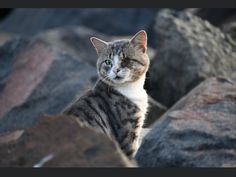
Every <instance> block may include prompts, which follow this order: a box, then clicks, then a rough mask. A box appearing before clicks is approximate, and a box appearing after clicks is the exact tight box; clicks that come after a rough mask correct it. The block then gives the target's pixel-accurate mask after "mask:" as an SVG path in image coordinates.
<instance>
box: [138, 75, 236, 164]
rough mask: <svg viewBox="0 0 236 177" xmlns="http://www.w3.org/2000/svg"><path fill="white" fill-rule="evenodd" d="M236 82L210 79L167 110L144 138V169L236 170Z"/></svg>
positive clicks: (140, 157) (140, 155) (141, 155)
mask: <svg viewBox="0 0 236 177" xmlns="http://www.w3.org/2000/svg"><path fill="white" fill-rule="evenodd" d="M235 126H236V80H230V79H227V78H222V77H218V78H210V79H207V80H206V81H204V82H203V83H201V84H200V85H199V86H198V87H196V88H195V89H193V90H192V91H191V92H190V93H188V94H187V95H186V96H185V97H183V98H182V99H181V100H180V101H178V102H177V103H176V104H175V105H174V106H173V107H172V108H171V109H170V110H168V111H167V112H166V113H165V114H164V115H163V116H162V117H161V118H160V119H159V120H158V121H157V122H156V123H155V124H154V125H153V127H152V130H151V131H150V132H149V133H148V134H147V135H146V136H145V137H144V139H143V141H142V144H141V146H140V148H139V150H138V152H137V155H136V160H137V161H138V163H139V165H141V166H143V167H236V151H235V149H236V127H235Z"/></svg>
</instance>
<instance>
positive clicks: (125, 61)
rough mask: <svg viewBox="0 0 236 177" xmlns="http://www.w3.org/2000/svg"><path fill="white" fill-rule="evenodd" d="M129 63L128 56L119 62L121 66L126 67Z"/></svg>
mask: <svg viewBox="0 0 236 177" xmlns="http://www.w3.org/2000/svg"><path fill="white" fill-rule="evenodd" d="M129 63H130V59H129V58H125V59H124V60H123V61H122V62H121V67H123V68H124V67H127V66H128V65H129Z"/></svg>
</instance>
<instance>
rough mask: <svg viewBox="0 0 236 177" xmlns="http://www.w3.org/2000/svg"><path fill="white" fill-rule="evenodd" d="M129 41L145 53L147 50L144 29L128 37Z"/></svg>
mask: <svg viewBox="0 0 236 177" xmlns="http://www.w3.org/2000/svg"><path fill="white" fill-rule="evenodd" d="M130 43H131V44H133V45H134V46H135V47H137V48H138V49H140V50H142V52H143V53H145V52H146V51H147V33H146V32H145V31H144V30H141V31H139V32H138V33H136V34H135V35H134V36H133V37H132V38H131V39H130Z"/></svg>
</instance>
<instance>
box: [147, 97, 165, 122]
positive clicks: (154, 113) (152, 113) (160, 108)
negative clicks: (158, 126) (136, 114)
mask: <svg viewBox="0 0 236 177" xmlns="http://www.w3.org/2000/svg"><path fill="white" fill-rule="evenodd" d="M148 104H149V107H148V113H147V118H146V120H145V122H144V127H149V126H151V125H152V124H153V123H154V122H155V121H156V120H158V119H159V118H160V117H161V116H162V114H164V113H165V112H166V111H167V108H166V107H165V106H164V105H162V104H161V103H159V102H157V101H156V100H154V99H153V98H152V97H150V96H149V97H148Z"/></svg>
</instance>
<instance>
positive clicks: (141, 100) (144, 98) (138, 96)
mask: <svg viewBox="0 0 236 177" xmlns="http://www.w3.org/2000/svg"><path fill="white" fill-rule="evenodd" d="M144 81H145V76H143V77H142V78H141V79H139V80H138V81H136V82H134V83H130V84H127V85H125V86H121V87H116V90H117V91H119V92H120V93H121V94H123V95H124V96H126V97H128V98H129V99H130V100H131V101H132V102H133V103H135V104H136V105H137V106H138V107H139V109H140V110H141V112H140V114H141V116H142V117H143V119H144V118H145V114H146V112H147V107H148V95H147V93H146V90H144V88H143V86H144Z"/></svg>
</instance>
